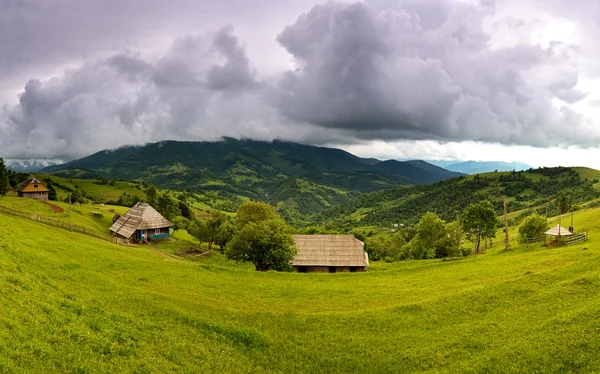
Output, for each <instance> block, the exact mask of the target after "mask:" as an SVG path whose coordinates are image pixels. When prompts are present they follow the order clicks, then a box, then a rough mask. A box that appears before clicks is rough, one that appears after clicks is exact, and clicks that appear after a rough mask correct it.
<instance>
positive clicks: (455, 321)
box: [0, 210, 600, 373]
mask: <svg viewBox="0 0 600 374" xmlns="http://www.w3.org/2000/svg"><path fill="white" fill-rule="evenodd" d="M598 213H600V212H599V211H598V210H590V211H587V212H583V213H581V214H580V215H579V217H580V218H581V221H578V223H576V225H577V226H580V227H581V229H582V230H583V229H584V228H585V229H586V230H590V231H591V232H592V235H591V240H590V241H589V242H587V243H584V244H583V245H576V246H573V247H567V248H560V249H544V248H542V247H539V246H530V247H517V244H516V243H514V244H513V248H514V249H512V250H510V251H508V252H505V251H501V250H499V248H500V247H499V246H498V247H496V249H493V250H491V251H490V252H489V254H487V255H482V256H479V257H477V258H474V257H471V258H467V259H463V260H457V261H442V260H428V261H408V262H401V263H392V264H390V263H384V262H381V263H373V264H372V266H371V269H370V271H369V272H368V273H362V274H361V273H355V274H331V275H330V274H299V273H273V272H267V273H260V272H254V271H252V270H251V267H250V266H247V264H239V265H238V264H235V263H231V262H229V261H226V260H224V259H223V258H222V257H221V256H220V255H219V254H217V253H216V252H217V251H213V256H211V257H210V258H207V259H205V260H201V261H198V262H181V261H176V260H173V259H170V258H167V257H164V256H162V255H159V254H157V253H155V252H153V251H152V250H151V249H150V248H149V247H147V246H136V247H119V246H116V245H112V244H110V243H106V242H103V241H100V240H95V239H93V238H89V237H85V236H82V235H78V234H73V233H69V232H68V231H64V230H59V229H54V228H51V227H48V226H44V225H40V224H36V223H34V222H30V221H27V220H24V219H20V218H14V217H10V216H6V215H2V214H0V232H2V236H1V237H0V269H1V275H0V295H1V297H0V326H2V327H0V368H2V371H6V372H22V371H28V372H72V371H78V372H94V373H95V372H98V373H100V372H169V371H183V372H357V371H358V372H375V371H377V372H407V371H436V372H446V371H448V372H511V371H512V372H515V371H523V370H524V368H527V370H529V371H531V372H535V371H538V372H539V371H543V372H569V371H582V372H594V371H598V370H600V362H598V360H597V359H596V357H597V351H598V349H600V339H598V338H599V334H600V333H599V331H600V321H598V319H597V318H596V317H595V316H597V315H598V313H599V312H600V293H599V292H598V291H599V290H600V269H599V268H598V266H597V263H598V261H599V260H600V248H598V243H599V241H598V238H599V237H600V236H599V235H598V233H599V232H600V230H599V224H600V222H599V220H598V219H597V218H596V217H598V216H600V215H599V214H598ZM32 233H35V234H32Z"/></svg>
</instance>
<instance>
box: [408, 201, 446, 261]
mask: <svg viewBox="0 0 600 374" xmlns="http://www.w3.org/2000/svg"><path fill="white" fill-rule="evenodd" d="M447 233H448V232H447V231H446V224H445V222H444V221H442V219H441V218H440V217H438V215H437V214H435V213H432V212H427V213H425V215H424V216H423V217H421V220H420V221H419V224H418V225H417V234H416V235H415V238H414V239H413V240H412V243H411V244H412V246H413V249H414V256H415V258H417V259H425V258H435V256H436V250H437V249H438V247H440V245H442V244H443V243H442V240H443V239H444V238H445V237H446V235H447Z"/></svg>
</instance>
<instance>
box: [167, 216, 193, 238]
mask: <svg viewBox="0 0 600 374" xmlns="http://www.w3.org/2000/svg"><path fill="white" fill-rule="evenodd" d="M171 223H172V224H173V226H172V227H171V228H172V229H173V235H175V232H176V231H178V230H187V229H188V228H189V227H190V223H191V222H190V220H189V219H187V218H185V217H182V216H179V217H175V218H173V219H172V220H171Z"/></svg>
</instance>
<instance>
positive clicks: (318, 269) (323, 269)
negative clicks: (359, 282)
mask: <svg viewBox="0 0 600 374" xmlns="http://www.w3.org/2000/svg"><path fill="white" fill-rule="evenodd" d="M295 268H296V270H297V271H299V272H301V273H350V272H352V273H355V272H356V273H362V272H365V271H367V269H366V268H365V267H363V266H331V267H330V266H295Z"/></svg>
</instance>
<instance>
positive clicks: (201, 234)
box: [188, 221, 208, 246]
mask: <svg viewBox="0 0 600 374" xmlns="http://www.w3.org/2000/svg"><path fill="white" fill-rule="evenodd" d="M188 232H189V234H190V235H192V236H193V237H194V238H195V239H196V240H198V242H199V243H200V246H202V243H204V242H207V241H208V230H207V229H206V224H205V223H204V222H203V221H193V222H191V223H190V225H189V227H188Z"/></svg>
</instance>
